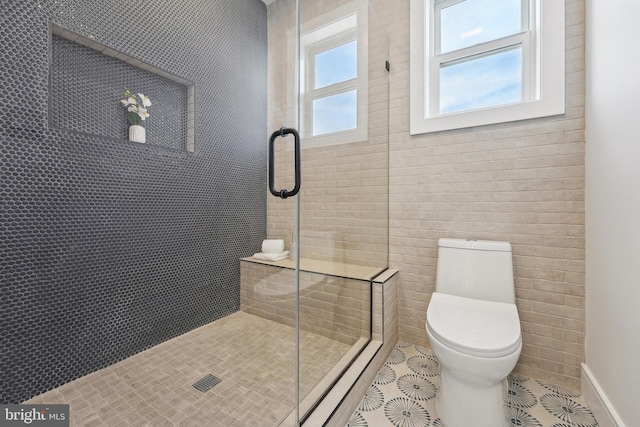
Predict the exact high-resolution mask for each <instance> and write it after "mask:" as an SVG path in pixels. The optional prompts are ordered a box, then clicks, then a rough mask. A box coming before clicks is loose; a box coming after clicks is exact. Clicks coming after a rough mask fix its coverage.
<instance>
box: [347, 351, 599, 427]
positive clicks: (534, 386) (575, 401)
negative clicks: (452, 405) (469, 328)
mask: <svg viewBox="0 0 640 427" xmlns="http://www.w3.org/2000/svg"><path fill="white" fill-rule="evenodd" d="M507 380H508V390H507V394H506V395H505V405H506V406H507V418H508V420H509V425H510V426H514V427H515V426H520V427H597V426H598V423H597V421H596V419H595V418H594V416H593V414H592V413H591V411H590V410H589V408H588V407H587V403H586V401H585V400H584V398H583V397H582V396H581V395H580V394H579V393H577V392H574V391H572V390H569V389H565V388H563V387H560V386H557V385H554V384H550V383H545V382H543V381H539V380H535V379H533V378H528V377H525V376H522V375H519V374H511V375H509V377H508V379H507ZM439 386H440V366H439V364H438V359H437V358H436V356H435V355H434V354H433V353H432V352H430V351H428V350H426V349H424V348H422V347H418V346H415V345H413V344H406V343H398V345H397V346H396V347H395V348H394V349H393V351H392V352H391V355H390V356H389V358H388V359H387V362H386V363H385V365H384V366H383V367H382V369H380V371H379V372H378V375H377V376H376V378H375V380H374V382H373V384H372V385H371V387H370V388H369V390H368V391H367V393H366V394H365V396H364V398H363V399H362V401H361V402H360V405H359V406H358V409H357V410H356V411H355V412H354V413H353V415H352V416H351V419H350V420H349V423H348V424H347V426H348V427H355V426H359V427H385V426H395V427H446V426H445V425H444V423H443V422H442V421H441V420H440V419H439V418H438V417H437V414H436V405H435V396H436V392H437V390H438V387H439ZM465 427H466V426H465ZM469 427H471V426H469Z"/></svg>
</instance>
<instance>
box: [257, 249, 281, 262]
mask: <svg viewBox="0 0 640 427" xmlns="http://www.w3.org/2000/svg"><path fill="white" fill-rule="evenodd" d="M253 257H254V258H255V259H262V260H265V261H280V260H281V259H285V258H289V251H284V252H282V253H281V254H265V253H263V252H258V253H257V254H253Z"/></svg>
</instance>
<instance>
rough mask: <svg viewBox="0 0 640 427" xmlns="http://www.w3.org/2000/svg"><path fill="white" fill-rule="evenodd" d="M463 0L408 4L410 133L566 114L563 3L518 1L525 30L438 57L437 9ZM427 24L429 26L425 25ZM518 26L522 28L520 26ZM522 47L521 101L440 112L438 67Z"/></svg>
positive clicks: (554, 0)
mask: <svg viewBox="0 0 640 427" xmlns="http://www.w3.org/2000/svg"><path fill="white" fill-rule="evenodd" d="M460 1H462V0H444V1H442V0H411V6H410V7H411V22H410V26H411V27H410V34H411V44H410V55H411V64H410V88H411V97H410V110H411V114H410V133H411V134H412V135H416V134H422V133H429V132H437V131H443V130H450V129H460V128H466V127H472V126H481V125H488V124H494V123H503V122H511V121H517V120H525V119H531V118H537V117H545V116H552V115H558V114H564V112H565V64H564V56H565V48H564V43H565V41H564V38H565V36H564V31H565V21H564V1H558V0H522V1H523V4H525V3H528V7H527V10H526V13H523V17H522V19H523V20H525V19H526V20H527V21H528V25H527V26H528V31H523V32H521V33H517V34H514V35H510V36H506V37H502V38H500V39H495V40H492V41H488V42H484V43H479V44H476V45H472V46H469V47H466V48H462V49H458V50H455V51H452V52H447V53H445V54H442V55H440V54H439V48H440V43H439V41H440V40H439V33H438V31H437V29H438V28H439V19H440V14H439V13H438V12H439V11H440V10H441V9H442V8H444V7H447V6H451V5H453V4H455V3H458V2H460ZM427 24H428V25H427ZM522 27H524V22H523V25H522ZM518 44H520V45H522V49H523V64H522V66H523V80H522V81H523V93H522V101H521V102H517V103H511V104H501V105H496V106H491V107H485V108H478V109H472V110H464V111H458V112H451V113H444V114H440V113H439V109H440V105H439V103H440V99H439V98H440V81H439V71H440V68H439V67H440V65H441V64H443V63H450V62H452V61H461V62H464V61H465V60H469V59H471V58H474V57H475V58H477V57H479V56H480V55H486V54H487V53H489V52H491V53H496V52H498V51H499V49H501V48H502V49H507V48H508V47H510V46H515V45H518Z"/></svg>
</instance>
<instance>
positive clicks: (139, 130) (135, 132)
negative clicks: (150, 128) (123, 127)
mask: <svg viewBox="0 0 640 427" xmlns="http://www.w3.org/2000/svg"><path fill="white" fill-rule="evenodd" d="M146 138H147V135H146V131H145V130H144V128H143V127H142V126H140V125H131V126H129V141H135V142H141V143H144V142H145V141H146Z"/></svg>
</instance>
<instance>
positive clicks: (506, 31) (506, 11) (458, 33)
mask: <svg viewBox="0 0 640 427" xmlns="http://www.w3.org/2000/svg"><path fill="white" fill-rule="evenodd" d="M521 7H522V1H521V0H465V1H462V2H459V3H456V4H453V5H451V6H449V7H445V8H443V9H442V11H441V15H440V18H441V28H442V30H441V36H440V52H441V53H446V52H452V51H454V50H458V49H462V48H465V47H469V46H473V45H475V44H478V43H484V42H487V41H491V40H495V39H499V38H501V37H506V36H510V35H512V34H517V33H519V32H521V31H522V18H521V14H522V10H521Z"/></svg>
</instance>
